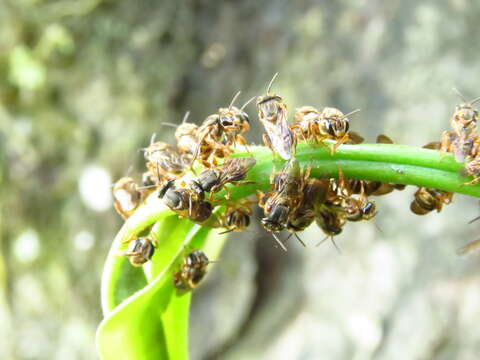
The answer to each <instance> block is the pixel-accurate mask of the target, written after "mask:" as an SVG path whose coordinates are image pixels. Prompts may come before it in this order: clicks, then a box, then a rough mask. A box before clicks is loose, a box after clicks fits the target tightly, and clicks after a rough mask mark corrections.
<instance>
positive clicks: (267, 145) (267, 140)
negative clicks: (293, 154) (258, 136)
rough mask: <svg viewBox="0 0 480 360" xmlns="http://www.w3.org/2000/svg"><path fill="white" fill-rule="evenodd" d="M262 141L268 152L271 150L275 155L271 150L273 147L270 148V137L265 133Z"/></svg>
mask: <svg viewBox="0 0 480 360" xmlns="http://www.w3.org/2000/svg"><path fill="white" fill-rule="evenodd" d="M262 139H263V143H264V144H265V146H266V147H268V148H269V149H270V150H272V152H273V153H275V151H274V150H273V147H272V142H271V140H270V136H268V134H267V133H263V136H262Z"/></svg>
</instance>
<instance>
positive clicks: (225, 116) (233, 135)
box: [218, 91, 254, 146]
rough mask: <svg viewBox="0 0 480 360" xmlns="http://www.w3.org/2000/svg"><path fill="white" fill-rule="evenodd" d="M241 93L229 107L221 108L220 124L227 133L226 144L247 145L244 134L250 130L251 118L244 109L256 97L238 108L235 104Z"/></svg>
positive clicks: (219, 113)
mask: <svg viewBox="0 0 480 360" xmlns="http://www.w3.org/2000/svg"><path fill="white" fill-rule="evenodd" d="M239 95H240V91H239V92H238V93H237V94H236V95H235V96H234V98H233V100H232V102H231V103H230V106H229V107H228V108H220V109H219V110H218V116H219V121H220V125H221V126H222V127H223V131H224V134H225V139H224V141H223V142H224V144H226V145H233V146H236V145H237V143H239V144H241V145H246V144H247V141H246V140H245V138H244V137H243V136H242V134H245V133H247V132H248V130H250V118H249V117H248V114H247V113H246V112H245V111H243V109H244V108H245V107H246V106H247V105H248V104H249V103H250V102H251V101H252V100H253V99H254V98H251V99H250V100H248V101H247V102H246V103H245V104H243V106H242V107H241V108H240V109H238V108H237V107H235V106H233V104H234V102H235V100H236V98H237V97H238V96H239Z"/></svg>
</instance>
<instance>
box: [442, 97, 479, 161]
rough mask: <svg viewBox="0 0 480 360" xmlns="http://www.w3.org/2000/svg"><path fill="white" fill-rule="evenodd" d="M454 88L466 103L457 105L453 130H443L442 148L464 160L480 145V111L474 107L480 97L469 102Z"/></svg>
mask: <svg viewBox="0 0 480 360" xmlns="http://www.w3.org/2000/svg"><path fill="white" fill-rule="evenodd" d="M453 90H454V91H455V92H456V93H457V95H458V96H459V97H460V98H461V99H462V100H463V101H464V103H462V104H459V105H457V106H456V107H455V112H454V114H453V116H452V118H451V119H450V125H451V127H452V129H453V132H449V131H444V132H443V134H442V141H441V148H440V150H441V151H442V152H451V153H453V155H454V156H455V160H456V161H457V162H463V161H464V160H465V158H466V157H468V156H471V155H472V152H474V151H475V152H477V151H478V146H480V145H479V143H480V138H479V137H477V136H476V132H477V123H478V111H477V110H476V109H475V108H474V107H473V105H474V104H475V103H476V102H477V101H479V100H480V97H478V98H476V99H474V100H472V101H470V102H468V101H466V100H465V98H464V97H463V95H462V94H461V93H460V92H459V91H458V90H457V89H455V88H454V89H453Z"/></svg>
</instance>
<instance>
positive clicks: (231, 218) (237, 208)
mask: <svg viewBox="0 0 480 360" xmlns="http://www.w3.org/2000/svg"><path fill="white" fill-rule="evenodd" d="M253 203H254V202H251V201H247V200H241V201H239V203H238V204H229V205H227V209H226V210H225V212H224V213H223V214H222V215H221V217H220V226H221V227H223V228H225V229H227V230H225V231H223V232H221V233H220V234H226V233H229V232H232V231H244V230H245V229H246V228H247V227H248V226H249V225H250V216H251V215H252V214H253V210H252V204H253Z"/></svg>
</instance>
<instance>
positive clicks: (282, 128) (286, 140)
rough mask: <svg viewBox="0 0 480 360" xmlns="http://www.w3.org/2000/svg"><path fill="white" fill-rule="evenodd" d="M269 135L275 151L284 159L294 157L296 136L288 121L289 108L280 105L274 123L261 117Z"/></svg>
mask: <svg viewBox="0 0 480 360" xmlns="http://www.w3.org/2000/svg"><path fill="white" fill-rule="evenodd" d="M260 121H261V122H262V124H263V126H264V127H265V130H266V131H267V135H268V137H269V138H270V141H271V143H272V147H273V149H274V150H275V152H276V153H277V154H278V155H279V156H280V157H281V158H282V159H284V160H289V159H291V158H292V155H293V152H294V147H295V138H294V136H293V132H292V130H291V129H290V127H289V126H288V122H287V108H286V107H285V106H280V107H279V109H278V113H277V121H276V122H275V123H272V122H270V121H267V120H264V119H262V118H260Z"/></svg>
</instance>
